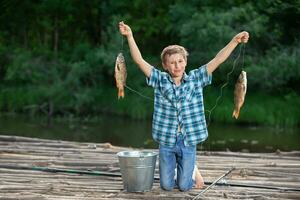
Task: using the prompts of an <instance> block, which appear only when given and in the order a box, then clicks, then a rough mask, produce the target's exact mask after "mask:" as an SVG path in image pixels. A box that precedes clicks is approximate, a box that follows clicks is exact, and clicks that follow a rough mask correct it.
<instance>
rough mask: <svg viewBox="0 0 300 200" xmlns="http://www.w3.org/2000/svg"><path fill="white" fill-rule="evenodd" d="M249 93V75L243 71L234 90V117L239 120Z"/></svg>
mask: <svg viewBox="0 0 300 200" xmlns="http://www.w3.org/2000/svg"><path fill="white" fill-rule="evenodd" d="M246 91H247V74H246V72H245V71H242V72H241V74H240V75H239V78H238V80H237V82H236V84H235V88H234V110H233V113H232V117H234V118H235V119H237V118H238V117H239V114H240V109H241V107H242V106H243V104H244V101H245V96H246Z"/></svg>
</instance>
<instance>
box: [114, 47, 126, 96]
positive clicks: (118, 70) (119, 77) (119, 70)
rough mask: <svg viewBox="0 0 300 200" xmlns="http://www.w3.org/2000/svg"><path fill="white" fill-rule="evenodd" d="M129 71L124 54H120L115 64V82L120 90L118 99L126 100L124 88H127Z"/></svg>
mask: <svg viewBox="0 0 300 200" xmlns="http://www.w3.org/2000/svg"><path fill="white" fill-rule="evenodd" d="M126 78H127V70H126V64H125V58H124V56H123V54H122V53H119V54H118V56H117V59H116V64H115V80H116V87H117V89H118V99H120V98H124V96H125V92H124V87H125V86H126Z"/></svg>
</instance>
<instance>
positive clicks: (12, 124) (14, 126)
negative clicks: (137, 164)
mask: <svg viewBox="0 0 300 200" xmlns="http://www.w3.org/2000/svg"><path fill="white" fill-rule="evenodd" d="M0 123H1V125H0V135H1V134H2V135H12V136H25V137H33V138H41V139H51V140H67V141H77V142H97V143H105V142H110V143H111V144H112V145H116V146H130V147H133V148H147V149H149V148H157V143H156V142H155V141H153V139H152V134H151V132H152V128H151V120H132V119H128V118H124V117H117V116H113V115H111V116H107V115H101V116H99V117H97V118H92V119H85V118H83V119H76V118H70V119H66V118H65V119H57V118H55V119H53V121H52V122H51V123H50V124H49V121H48V119H47V118H46V117H39V118H37V117H29V116H27V115H19V114H17V115H1V116H0ZM208 131H209V137H208V139H207V140H206V141H205V142H204V143H202V144H199V145H198V149H199V150H201V151H227V150H230V151H235V152H236V151H243V152H253V153H267V152H268V153H272V152H276V151H277V150H280V151H293V150H300V146H299V141H300V134H299V132H300V129H299V128H276V127H263V126H248V125H245V124H244V125H237V124H228V123H217V122H212V123H210V125H209V126H208Z"/></svg>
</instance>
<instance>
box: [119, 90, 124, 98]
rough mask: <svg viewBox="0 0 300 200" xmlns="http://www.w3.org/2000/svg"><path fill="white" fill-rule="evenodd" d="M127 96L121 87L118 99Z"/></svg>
mask: <svg viewBox="0 0 300 200" xmlns="http://www.w3.org/2000/svg"><path fill="white" fill-rule="evenodd" d="M124 96H125V93H124V89H123V88H122V89H120V88H119V90H118V99H120V98H121V97H122V98H124Z"/></svg>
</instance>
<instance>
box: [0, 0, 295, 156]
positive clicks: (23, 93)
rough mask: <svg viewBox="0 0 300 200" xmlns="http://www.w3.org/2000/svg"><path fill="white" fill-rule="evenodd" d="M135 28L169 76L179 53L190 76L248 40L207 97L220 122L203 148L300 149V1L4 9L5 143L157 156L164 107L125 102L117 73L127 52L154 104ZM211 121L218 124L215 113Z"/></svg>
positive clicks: (57, 1) (75, 2) (15, 0)
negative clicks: (238, 91) (168, 62)
mask: <svg viewBox="0 0 300 200" xmlns="http://www.w3.org/2000/svg"><path fill="white" fill-rule="evenodd" d="M119 21H124V22H125V23H127V24H128V25H130V26H131V28H132V30H133V33H134V36H135V39H136V42H137V44H138V46H139V48H140V50H141V52H142V55H143V57H144V58H145V60H147V61H148V62H149V63H151V64H152V65H153V66H155V67H157V68H159V69H161V70H162V67H161V61H160V53H161V51H162V49H163V48H164V47H165V46H167V45H169V44H180V45H182V46H184V47H186V48H187V50H188V51H189V53H190V56H189V57H188V67H187V71H189V70H192V69H195V68H198V67H199V66H201V65H203V64H206V63H207V62H209V61H210V60H211V59H212V58H213V57H214V56H215V55H216V54H217V53H218V51H219V50H220V49H221V48H223V47H224V46H225V45H226V44H227V43H228V42H229V41H230V40H231V38H232V37H233V36H234V35H235V34H236V33H238V32H240V31H243V30H246V31H248V32H249V33H250V40H249V42H248V43H247V44H246V45H245V46H244V48H240V47H241V46H240V47H238V48H236V50H235V51H234V52H233V54H232V55H231V57H230V58H229V59H228V60H227V61H226V62H225V63H223V64H222V66H221V67H220V68H219V69H218V70H217V71H215V72H214V75H213V83H212V85H210V86H208V87H206V88H205V91H204V95H205V101H204V103H205V109H206V110H210V109H211V108H212V107H213V105H214V104H215V102H216V99H217V97H218V96H219V95H220V87H221V86H222V85H223V84H224V83H225V82H226V79H227V73H229V72H230V71H231V69H232V67H233V65H234V61H236V64H235V68H234V71H233V73H232V74H231V75H230V76H229V83H228V85H227V86H226V87H225V89H224V90H223V96H222V98H221V100H220V102H219V103H218V106H217V108H216V109H215V110H214V111H213V112H212V114H211V122H210V124H209V127H208V130H209V139H208V140H207V141H205V142H204V143H203V144H200V145H198V149H199V150H208V151H221V150H222V151H224V150H227V151H244V152H274V151H277V149H278V150H283V151H292V150H300V145H299V144H300V84H299V81H300V65H299V64H300V55H299V53H300V1H299V0H286V1H280V0H274V1H267V0H262V1H255V2H254V1H243V0H222V1H221V0H215V1H200V0H190V1H183V0H164V1H161V0H152V1H147V0H133V1H112V0H89V1H83V0H26V1H23V0H1V1H0V134H2V135H19V136H28V137H38V138H48V139H58V140H74V141H81V142H110V143H111V144H113V145H120V146H130V147H137V148H156V147H157V144H156V143H155V142H154V141H153V140H152V136H151V119H152V112H153V102H152V101H151V100H150V101H149V100H148V99H145V98H142V97H141V96H139V95H137V94H136V93H133V92H131V91H130V90H126V91H125V99H122V100H118V99H117V89H116V88H115V80H114V64H115V59H116V56H117V54H118V53H119V52H121V51H122V52H123V53H124V55H125V59H126V64H127V71H128V77H127V85H128V86H130V87H131V88H133V89H135V90H137V91H139V92H140V93H142V94H143V95H145V96H147V97H150V98H153V90H152V88H149V87H148V86H147V85H146V83H145V77H144V75H143V73H142V72H141V71H139V69H138V68H137V66H136V65H135V64H134V63H133V61H132V59H131V57H130V54H129V48H128V45H127V41H126V39H125V38H122V36H121V35H120V34H119V31H118V22H119ZM241 70H245V71H246V72H247V76H248V88H247V94H246V100H245V104H244V106H243V108H242V110H241V114H240V117H239V119H238V120H234V119H232V117H231V116H232V111H233V90H234V83H235V81H236V79H237V77H238V75H239V73H240V72H241ZM207 117H208V115H207Z"/></svg>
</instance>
